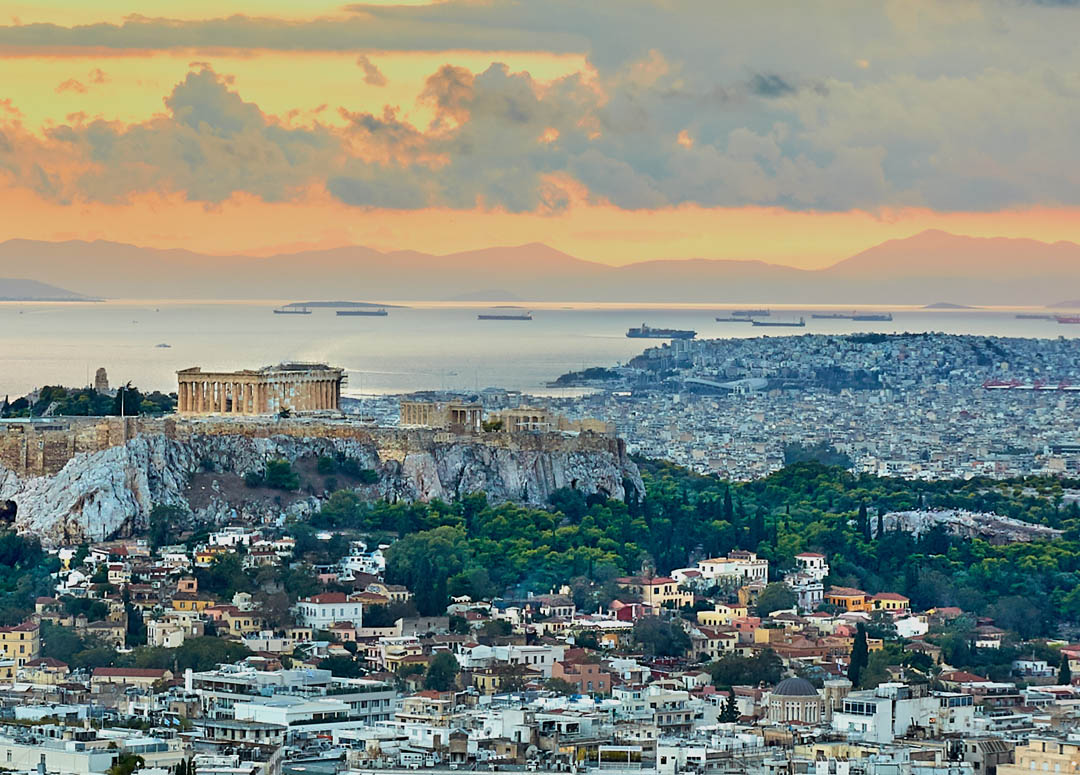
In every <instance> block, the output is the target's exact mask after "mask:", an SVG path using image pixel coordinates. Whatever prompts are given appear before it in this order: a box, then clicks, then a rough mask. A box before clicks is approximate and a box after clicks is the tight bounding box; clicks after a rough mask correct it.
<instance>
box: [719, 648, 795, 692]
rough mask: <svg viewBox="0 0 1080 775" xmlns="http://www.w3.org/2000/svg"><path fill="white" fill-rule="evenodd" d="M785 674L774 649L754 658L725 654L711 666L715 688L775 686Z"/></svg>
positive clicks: (765, 650) (761, 652) (764, 651)
mask: <svg viewBox="0 0 1080 775" xmlns="http://www.w3.org/2000/svg"><path fill="white" fill-rule="evenodd" d="M783 672H784V664H783V662H781V661H780V657H778V656H777V655H776V652H775V651H773V650H772V649H764V650H762V651H760V652H758V653H757V654H755V655H754V656H752V657H744V656H740V655H738V654H725V655H724V656H722V657H721V658H720V659H718V660H717V661H716V662H713V663H712V664H711V665H709V673H710V674H711V675H712V682H713V686H743V685H747V684H749V685H754V684H759V683H765V684H775V683H777V682H779V680H780V677H781V676H782V675H783Z"/></svg>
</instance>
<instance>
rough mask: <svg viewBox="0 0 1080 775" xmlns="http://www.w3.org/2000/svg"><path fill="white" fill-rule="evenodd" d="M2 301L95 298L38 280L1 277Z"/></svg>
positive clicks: (83, 299)
mask: <svg viewBox="0 0 1080 775" xmlns="http://www.w3.org/2000/svg"><path fill="white" fill-rule="evenodd" d="M0 301H93V299H90V298H88V297H86V296H83V295H82V294H81V293H75V292H74V291H69V290H66V289H64V288H58V287H56V286H55V285H48V284H46V283H41V282H38V281H37V280H24V279H22V278H15V277H0Z"/></svg>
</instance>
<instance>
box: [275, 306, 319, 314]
mask: <svg viewBox="0 0 1080 775" xmlns="http://www.w3.org/2000/svg"><path fill="white" fill-rule="evenodd" d="M274 314H275V315H310V314H311V310H309V309H308V308H307V307H277V308H275V309H274Z"/></svg>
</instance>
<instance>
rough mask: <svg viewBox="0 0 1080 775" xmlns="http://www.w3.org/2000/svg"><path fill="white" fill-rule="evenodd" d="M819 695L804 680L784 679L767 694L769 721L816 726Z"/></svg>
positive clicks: (819, 708)
mask: <svg viewBox="0 0 1080 775" xmlns="http://www.w3.org/2000/svg"><path fill="white" fill-rule="evenodd" d="M821 711H822V707H821V695H819V694H818V690H817V689H816V688H814V685H813V684H812V683H810V682H809V681H807V680H806V679H804V678H794V677H793V678H785V679H784V680H783V681H781V682H780V683H778V684H777V685H776V686H775V687H773V690H772V691H771V692H769V721H771V722H773V723H774V724H817V723H819V722H820V721H821V716H822V713H821Z"/></svg>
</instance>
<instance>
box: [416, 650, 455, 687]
mask: <svg viewBox="0 0 1080 775" xmlns="http://www.w3.org/2000/svg"><path fill="white" fill-rule="evenodd" d="M457 675H458V661H457V659H455V658H454V655H453V654H451V653H450V652H448V651H441V652H439V653H438V654H436V655H435V657H434V658H433V659H432V660H431V664H429V665H428V669H427V674H426V675H425V676H424V688H425V689H433V690H434V691H437V692H448V691H450V690H451V689H453V688H454V683H455V682H456V681H457Z"/></svg>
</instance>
